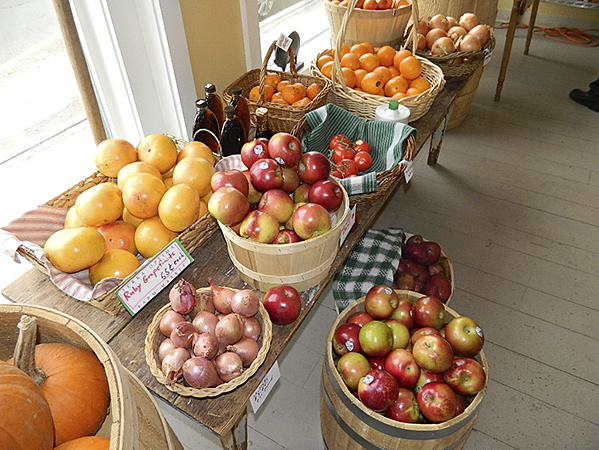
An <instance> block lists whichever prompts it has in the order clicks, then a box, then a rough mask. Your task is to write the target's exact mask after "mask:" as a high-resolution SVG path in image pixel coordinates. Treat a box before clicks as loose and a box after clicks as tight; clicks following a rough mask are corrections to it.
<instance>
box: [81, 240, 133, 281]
mask: <svg viewBox="0 0 599 450" xmlns="http://www.w3.org/2000/svg"><path fill="white" fill-rule="evenodd" d="M139 266H140V263H139V260H138V259H137V258H136V257H135V255H134V254H133V253H131V252H128V251H127V250H121V249H112V250H108V251H107V252H106V253H105V254H104V256H102V259H100V261H98V262H97V263H96V264H94V265H93V266H91V267H90V268H89V281H90V283H91V284H92V286H95V285H96V283H98V282H99V281H100V280H103V279H104V278H112V277H114V278H126V277H128V276H129V275H131V274H132V273H133V272H135V270H137V269H138V268H139Z"/></svg>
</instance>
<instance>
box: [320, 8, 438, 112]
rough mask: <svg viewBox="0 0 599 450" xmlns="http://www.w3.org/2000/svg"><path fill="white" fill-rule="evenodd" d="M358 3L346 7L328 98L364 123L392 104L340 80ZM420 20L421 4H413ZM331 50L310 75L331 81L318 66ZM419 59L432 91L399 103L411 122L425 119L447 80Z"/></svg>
mask: <svg viewBox="0 0 599 450" xmlns="http://www.w3.org/2000/svg"><path fill="white" fill-rule="evenodd" d="M355 4H356V1H355V0H352V1H351V2H350V4H349V5H348V7H347V11H346V13H345V15H344V17H343V20H342V22H341V27H340V29H339V34H338V35H337V38H336V40H335V49H336V51H335V52H334V55H333V56H334V59H333V62H334V64H333V71H332V75H331V77H332V79H333V80H334V81H333V83H332V87H331V92H330V94H329V101H330V102H331V103H334V104H335V105H337V106H340V107H341V108H343V109H345V110H347V111H349V112H351V113H353V114H355V115H357V116H358V117H361V118H363V119H368V120H373V119H374V116H375V110H376V108H377V107H378V106H380V105H385V104H387V103H389V98H388V97H383V96H380V95H373V94H368V93H366V92H361V91H357V90H355V89H352V88H349V87H347V86H346V84H345V79H344V77H343V76H341V62H340V60H339V57H338V55H339V53H340V52H339V50H340V48H341V44H342V42H343V36H344V35H345V32H346V29H347V23H348V21H349V18H350V17H351V14H352V12H353V11H354V10H355V8H354V7H355ZM417 17H418V4H417V2H416V0H412V22H413V23H415V22H417V19H416V18H417ZM411 29H412V31H411V33H410V36H408V38H407V39H406V41H409V40H410V39H411V40H412V41H413V42H414V43H415V42H416V30H415V29H414V27H411ZM330 52H331V51H330V50H326V51H324V52H322V53H320V54H319V55H318V56H317V57H316V58H315V59H314V61H312V63H311V65H310V72H311V73H312V75H315V76H317V77H320V78H322V79H325V80H328V78H327V77H326V76H325V75H324V74H323V73H322V72H321V71H320V70H319V69H318V66H317V64H316V62H317V61H318V59H319V58H320V57H321V56H323V55H325V54H330ZM414 56H415V57H416V58H417V59H419V60H420V62H421V64H422V76H423V77H424V78H426V79H427V81H428V82H429V83H430V85H431V87H430V88H429V89H427V90H426V91H424V92H422V93H420V94H418V95H414V96H410V97H404V98H402V99H399V100H398V101H399V103H400V104H402V105H404V106H406V107H407V108H409V109H410V121H411V122H412V121H415V120H418V119H419V118H421V117H422V116H424V115H425V114H426V113H427V112H428V110H429V109H430V107H431V106H432V104H433V102H434V101H435V97H436V96H437V95H438V94H439V92H440V91H441V90H442V89H443V86H445V77H444V76H443V72H442V70H441V69H440V68H439V67H438V66H437V65H435V64H433V63H432V62H430V61H428V60H427V59H426V58H422V57H420V56H418V55H414Z"/></svg>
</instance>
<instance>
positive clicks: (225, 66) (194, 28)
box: [179, 0, 247, 98]
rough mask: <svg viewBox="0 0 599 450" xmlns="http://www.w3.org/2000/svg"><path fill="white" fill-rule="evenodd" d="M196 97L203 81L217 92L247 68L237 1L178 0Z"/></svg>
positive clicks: (202, 94) (221, 90)
mask: <svg viewBox="0 0 599 450" xmlns="http://www.w3.org/2000/svg"><path fill="white" fill-rule="evenodd" d="M179 4H180V6H181V13H182V15H183V26H184V27H185V35H186V37H187V46H188V48H189V57H190V59H191V66H192V71H193V77H194V80H195V88H196V92H197V94H198V98H200V97H203V96H204V86H205V85H206V84H207V83H213V84H214V85H216V89H217V91H218V92H219V93H222V92H223V90H224V89H225V88H226V87H227V86H229V85H230V84H231V83H232V82H233V81H235V80H236V79H237V78H239V77H240V76H241V75H243V74H244V73H245V72H246V71H247V69H246V65H245V53H244V43H243V34H242V28H241V18H240V10H239V0H218V1H215V0H179Z"/></svg>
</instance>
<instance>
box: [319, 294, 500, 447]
mask: <svg viewBox="0 0 599 450" xmlns="http://www.w3.org/2000/svg"><path fill="white" fill-rule="evenodd" d="M397 292H398V294H400V296H401V297H408V298H409V299H410V300H411V301H414V300H416V299H417V298H419V297H421V296H422V294H418V293H416V292H412V291H397ZM445 309H446V311H447V312H448V315H449V316H450V317H456V316H458V315H459V314H458V313H456V312H455V311H454V310H452V309H450V308H448V307H447V306H446V307H445ZM356 311H364V299H363V298H361V299H359V300H356V301H355V302H354V303H352V304H351V305H349V306H348V307H347V308H345V309H344V310H343V311H342V312H341V314H339V316H338V317H337V319H336V320H335V322H334V323H333V326H332V327H331V330H330V332H329V335H328V340H327V350H326V356H325V360H324V363H323V368H322V384H321V397H320V424H321V430H322V436H323V439H324V442H325V444H326V446H327V448H328V449H329V450H337V449H339V450H341V449H355V450H359V449H372V450H382V449H385V450H392V449H414V450H437V449H461V448H463V447H464V445H465V443H466V440H467V439H468V436H469V435H470V432H471V431H472V428H473V426H474V422H475V420H476V418H477V417H478V413H479V411H480V407H481V403H482V400H483V397H484V394H485V390H486V388H485V389H483V390H482V391H481V392H479V393H478V394H476V396H474V398H473V399H472V401H471V402H470V404H469V405H468V407H467V408H466V410H465V411H464V412H463V413H462V414H460V415H458V416H456V417H454V418H453V419H451V420H448V421H447V422H443V423H438V424H433V423H427V424H409V423H402V422H397V421H395V420H392V419H389V418H387V417H385V416H383V415H382V414H379V413H376V412H374V411H372V410H371V409H369V408H367V407H366V406H364V405H363V404H362V402H361V401H360V400H359V399H358V398H357V397H356V396H355V395H354V394H352V393H351V392H350V391H349V389H348V388H347V387H346V386H345V383H344V382H343V379H342V378H341V376H340V375H339V372H338V371H337V368H336V355H335V353H334V352H333V350H332V345H331V344H330V343H331V342H332V339H333V335H334V332H335V329H336V328H337V327H338V326H339V325H341V324H342V323H344V322H345V321H346V320H347V318H348V317H349V315H351V314H352V313H354V312H356ZM476 358H477V359H478V361H479V362H480V363H481V364H482V365H483V367H484V369H485V372H486V373H487V379H488V375H489V367H488V364H487V359H486V357H485V355H484V352H482V351H481V352H480V353H479V354H478V355H477V357H476Z"/></svg>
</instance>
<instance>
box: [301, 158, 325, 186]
mask: <svg viewBox="0 0 599 450" xmlns="http://www.w3.org/2000/svg"><path fill="white" fill-rule="evenodd" d="M297 172H298V174H299V177H300V179H301V180H302V181H303V182H304V183H310V184H314V183H316V182H317V181H318V180H326V179H327V178H328V177H329V173H330V172H331V163H330V161H329V159H328V158H327V157H326V156H324V155H323V154H322V153H320V152H316V151H312V152H306V153H304V154H303V155H302V157H301V158H300V160H299V163H298V164H297Z"/></svg>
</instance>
